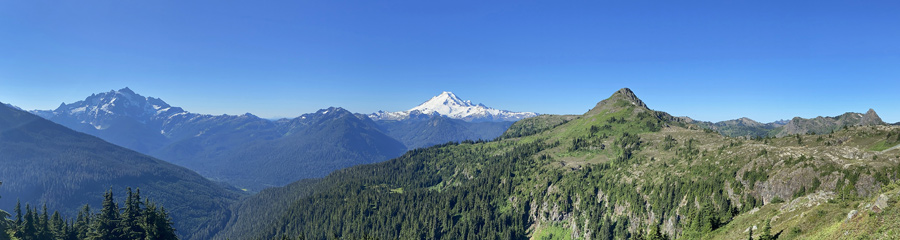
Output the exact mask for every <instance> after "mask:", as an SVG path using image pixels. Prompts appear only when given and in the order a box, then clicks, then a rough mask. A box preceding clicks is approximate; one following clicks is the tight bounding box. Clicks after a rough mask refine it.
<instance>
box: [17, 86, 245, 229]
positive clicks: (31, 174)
mask: <svg viewBox="0 0 900 240" xmlns="http://www.w3.org/2000/svg"><path fill="white" fill-rule="evenodd" d="M0 163H2V167H0V177H2V179H0V180H2V181H3V183H4V185H3V187H2V188H0V195H2V196H4V198H0V208H2V209H12V208H13V207H14V205H15V204H16V201H17V200H19V201H21V202H23V203H32V204H38V203H40V204H46V205H47V206H48V207H49V209H56V210H58V211H59V212H60V214H61V215H63V216H70V217H71V216H75V215H76V214H77V212H78V209H79V207H80V206H82V205H84V204H92V205H97V204H100V203H101V201H103V198H102V196H103V193H104V192H107V191H108V190H110V189H113V190H114V191H124V190H125V189H126V187H136V188H140V189H142V190H144V191H145V193H146V194H147V196H146V197H149V198H152V199H154V200H155V201H159V203H160V204H163V205H165V206H166V209H167V210H169V213H170V214H171V217H172V219H173V220H174V226H175V228H176V229H178V231H177V233H178V234H179V235H180V236H181V237H182V238H185V239H208V238H209V237H210V235H211V234H214V233H215V232H216V231H218V230H219V229H221V228H222V227H223V226H224V225H225V223H226V221H227V216H229V215H230V214H229V210H228V207H229V206H230V205H231V204H232V203H233V202H235V201H236V200H237V199H238V198H239V196H240V193H238V192H237V190H235V189H229V188H226V187H224V185H223V184H220V183H216V182H212V181H210V180H208V179H205V178H203V177H202V176H200V175H199V174H197V173H195V172H192V171H190V170H188V169H185V168H183V167H179V166H175V165H172V164H170V163H167V162H164V161H161V160H158V159H155V158H152V157H149V156H146V155H143V154H139V153H137V152H134V151H132V150H129V149H125V148H122V147H119V146H116V145H113V144H110V143H108V142H105V141H103V140H101V139H99V138H97V137H94V136H90V135H87V134H83V133H78V132H75V131H73V130H71V129H68V128H65V127H63V126H61V125H58V124H55V123H53V122H50V121H47V120H45V119H42V118H40V117H38V116H35V115H32V114H29V113H27V112H24V111H20V110H16V109H12V108H9V107H7V106H6V105H5V104H0Z"/></svg>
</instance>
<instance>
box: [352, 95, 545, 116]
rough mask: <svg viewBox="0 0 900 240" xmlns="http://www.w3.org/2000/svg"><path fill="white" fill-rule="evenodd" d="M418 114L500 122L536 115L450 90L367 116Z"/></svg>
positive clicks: (535, 114)
mask: <svg viewBox="0 0 900 240" xmlns="http://www.w3.org/2000/svg"><path fill="white" fill-rule="evenodd" d="M419 115H429V116H433V115H440V116H445V117H449V118H453V119H460V120H465V121H468V122H502V121H518V120H522V119H525V118H529V117H534V116H537V115H538V114H537V113H533V112H512V111H507V110H498V109H494V108H490V107H487V106H485V105H484V104H473V103H472V101H468V100H465V101H464V100H462V99H460V98H459V97H457V96H456V94H453V93H452V92H443V93H441V94H440V95H437V96H434V97H432V98H431V99H430V100H428V101H426V102H424V103H422V104H419V106H416V107H414V108H412V109H409V110H407V111H400V112H385V111H378V112H376V113H373V114H370V115H369V118H371V119H372V120H405V119H409V118H415V117H416V116H419Z"/></svg>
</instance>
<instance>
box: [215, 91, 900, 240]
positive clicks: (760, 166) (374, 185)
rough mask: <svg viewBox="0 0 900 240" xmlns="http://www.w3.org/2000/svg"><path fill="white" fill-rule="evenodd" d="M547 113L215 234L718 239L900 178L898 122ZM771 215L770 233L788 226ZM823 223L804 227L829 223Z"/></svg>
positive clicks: (639, 109) (355, 172) (407, 159)
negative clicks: (718, 123)
mask: <svg viewBox="0 0 900 240" xmlns="http://www.w3.org/2000/svg"><path fill="white" fill-rule="evenodd" d="M547 118H548V119H544V120H539V119H536V120H534V121H543V122H544V123H540V124H539V123H537V122H531V123H530V122H529V121H522V122H520V123H517V124H519V125H521V126H516V125H513V127H511V128H510V129H511V130H510V131H517V132H518V133H509V134H507V135H506V137H503V138H502V139H501V140H498V141H491V142H471V141H467V142H463V143H459V144H445V145H440V146H435V147H431V148H427V149H418V150H414V151H410V152H408V153H407V154H405V155H403V156H401V157H399V158H396V159H393V160H390V161H387V162H384V163H379V164H372V165H363V166H356V167H351V168H348V169H344V170H340V171H337V172H335V173H333V174H330V175H329V176H327V177H325V178H324V179H322V180H321V181H319V182H316V183H312V184H310V185H304V188H303V191H302V194H301V193H295V194H280V195H281V196H289V197H290V199H281V200H276V198H279V197H278V196H276V195H270V197H271V198H272V199H266V200H265V201H263V200H262V199H259V198H256V199H248V200H247V201H245V202H243V203H242V206H245V207H247V206H265V205H266V204H267V203H268V202H273V201H274V202H280V204H277V206H278V207H279V208H284V207H283V206H289V207H287V208H286V209H283V212H282V214H274V215H257V214H254V213H249V214H251V215H253V217H247V218H248V219H254V222H253V223H254V224H255V225H254V226H255V227H256V228H255V229H254V231H252V232H242V233H240V234H235V231H233V230H229V229H226V231H223V232H221V233H220V234H219V235H217V236H216V238H217V239H225V238H229V237H232V238H245V237H256V238H264V239H265V238H274V237H280V236H289V237H299V236H302V237H306V238H311V239H329V238H350V239H362V238H369V237H373V238H378V239H395V238H399V239H527V238H531V239H546V238H549V239H614V238H615V239H619V238H638V237H640V238H644V237H646V238H650V239H653V238H654V237H662V236H667V237H670V238H671V237H677V238H685V239H696V238H717V237H721V236H732V235H723V234H729V233H731V232H733V231H731V229H739V228H744V229H746V228H747V227H749V226H748V225H747V224H748V223H753V224H755V225H758V226H760V223H759V222H753V221H752V220H746V219H749V217H748V216H757V215H760V214H758V213H762V212H764V211H768V210H769V209H772V208H773V207H776V206H780V205H781V204H783V203H785V202H793V201H796V200H797V199H802V198H810V197H813V198H815V197H814V196H819V195H822V196H826V197H824V198H828V199H831V200H830V201H832V202H836V203H838V204H844V203H846V204H851V203H853V201H861V200H860V199H866V198H870V197H873V196H875V195H877V194H878V193H879V191H880V190H881V189H882V187H883V186H886V185H888V184H889V183H890V182H893V181H896V180H897V177H898V175H900V167H898V162H900V149H898V148H894V147H892V146H896V145H897V144H900V128H898V127H892V126H884V125H877V126H854V127H847V128H846V129H840V130H838V131H837V132H835V133H833V134H822V135H792V136H788V137H782V138H760V139H758V140H746V139H743V138H730V137H725V136H722V135H720V134H718V133H716V132H715V131H712V130H705V129H703V128H702V127H700V126H697V125H694V124H690V123H688V122H687V121H685V120H683V119H682V118H675V117H672V116H670V115H669V114H666V113H664V112H659V111H653V110H650V109H649V108H648V107H647V105H646V104H645V103H643V102H642V101H641V100H640V99H638V98H637V97H636V96H635V94H634V93H633V92H631V91H630V90H628V89H622V90H620V91H618V92H616V93H615V94H613V95H612V96H611V97H610V98H608V99H606V100H603V101H601V102H600V103H598V104H597V106H596V107H594V108H593V109H592V110H590V111H588V112H587V113H585V114H584V115H582V116H578V117H574V118H563V119H562V120H560V119H552V117H547ZM284 191H290V190H289V189H284ZM829 196H830V197H829ZM891 199H895V198H891ZM892 201H895V200H892ZM285 202H291V203H290V204H284V203H285ZM844 210H846V209H837V210H834V212H830V213H826V214H825V215H829V214H831V215H835V214H838V213H840V214H844V215H845V216H846V212H841V211H844ZM245 214H247V213H245ZM829 216H830V215H829ZM770 220H771V226H773V229H776V230H778V229H783V226H788V225H785V223H784V222H783V221H786V220H785V218H779V219H774V220H772V219H770ZM826 220H827V221H826ZM826 220H823V222H821V223H813V224H808V225H804V227H803V228H801V229H800V230H799V231H800V232H801V233H804V234H807V233H813V232H817V231H820V230H822V229H826V228H829V227H833V226H834V223H833V222H831V219H826ZM869 223H871V224H874V225H876V228H877V227H878V226H880V225H879V224H882V223H878V222H877V221H870V222H869ZM238 225H240V224H238ZM840 227H844V226H840ZM759 234H761V232H758V234H757V237H758V235H759ZM801 235H802V234H801ZM237 236H240V237H237ZM735 236H736V235H735ZM780 236H788V235H786V234H784V233H782V235H780ZM798 236H800V235H798ZM802 236H812V235H802ZM829 236H831V235H829ZM741 238H746V236H741Z"/></svg>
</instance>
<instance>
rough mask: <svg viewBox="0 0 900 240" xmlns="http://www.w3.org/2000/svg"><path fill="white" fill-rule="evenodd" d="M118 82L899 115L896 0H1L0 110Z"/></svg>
mask: <svg viewBox="0 0 900 240" xmlns="http://www.w3.org/2000/svg"><path fill="white" fill-rule="evenodd" d="M789 2H793V3H789ZM851 2H852V3H851ZM126 86H128V87H130V88H131V89H133V90H134V91H136V92H138V93H140V94H142V95H145V96H153V97H159V98H162V99H163V100H165V101H167V102H169V103H170V104H172V105H176V106H181V107H183V108H184V109H186V110H188V111H192V112H198V113H210V114H222V113H228V114H242V113H245V112H250V113H253V114H256V115H259V116H262V117H275V116H278V117H294V116H298V115H300V114H302V113H307V112H313V111H315V110H317V109H320V108H325V107H329V106H341V107H344V108H347V109H349V110H351V111H354V112H362V113H369V112H374V111H377V110H389V111H397V110H405V109H408V108H411V107H413V106H415V105H417V104H419V103H421V102H423V101H425V100H427V99H428V98H430V97H431V96H434V95H437V94H439V93H440V92H441V91H453V92H455V93H456V94H457V95H459V96H460V97H462V98H465V99H469V100H473V101H474V102H481V103H484V104H485V105H488V106H492V107H495V108H500V109H508V110H514V111H535V112H540V113H554V114H558V113H575V114H580V113H583V112H585V111H587V110H588V109H589V108H591V107H593V105H594V104H595V103H596V102H597V101H600V100H602V99H604V98H606V97H608V96H609V95H610V94H611V93H612V92H614V91H615V90H617V89H619V88H622V87H629V88H631V89H632V90H634V91H635V92H636V93H637V94H638V96H639V97H641V98H642V99H644V101H645V102H647V104H648V105H649V106H650V107H651V108H654V109H657V110H662V111H667V112H669V113H672V114H674V115H680V116H684V115H686V116H691V117H693V118H695V119H701V120H715V121H718V120H726V119H734V118H738V117H745V116H746V117H750V118H753V119H756V120H759V121H766V122H768V121H773V120H777V119H782V118H790V117H793V116H802V117H814V116H818V115H826V116H833V115H838V114H841V113H844V112H848V111H854V112H864V111H866V110H867V109H868V108H874V109H875V110H876V111H877V112H878V113H879V114H880V115H881V116H882V118H883V119H885V120H886V121H890V122H896V121H900V108H898V107H897V106H900V2H897V1H883V2H874V1H866V2H864V3H863V2H859V1H843V3H841V2H830V1H708V2H701V1H690V3H688V1H586V2H573V1H564V2H562V3H561V2H560V1H553V2H551V1H543V2H542V3H536V2H533V1H458V0H454V1H330V0H329V1H155V0H154V1H43V0H30V1H0V101H2V102H8V103H12V104H14V105H17V106H20V107H23V108H25V109H52V108H56V107H57V106H58V105H59V103H60V102H66V103H71V102H74V101H77V100H81V99H84V98H85V97H87V96H88V95H90V94H91V93H95V92H103V91H109V90H111V89H119V88H122V87H126Z"/></svg>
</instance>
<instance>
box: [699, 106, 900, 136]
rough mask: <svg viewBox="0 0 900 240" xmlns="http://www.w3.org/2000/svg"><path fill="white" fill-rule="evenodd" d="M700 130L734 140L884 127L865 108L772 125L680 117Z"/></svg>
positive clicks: (879, 119) (745, 119)
mask: <svg viewBox="0 0 900 240" xmlns="http://www.w3.org/2000/svg"><path fill="white" fill-rule="evenodd" d="M684 119H686V120H688V121H689V122H691V123H693V124H697V125H698V126H701V127H703V128H707V129H712V130H715V131H718V132H719V133H721V134H722V135H725V136H730V137H737V136H751V137H766V136H770V137H783V136H787V135H794V134H808V133H813V134H824V133H831V132H834V131H837V130H839V129H841V128H843V127H845V126H872V125H886V123H885V122H884V121H882V120H881V117H879V116H878V114H877V113H875V110H873V109H869V111H867V112H866V113H865V114H862V113H853V112H848V113H844V114H841V115H839V116H835V117H821V116H820V117H816V118H810V119H807V118H801V117H794V118H793V119H791V120H781V121H776V122H772V123H759V122H757V121H753V120H752V119H749V118H740V119H734V120H728V121H721V122H716V123H713V122H704V121H696V120H693V119H690V118H684Z"/></svg>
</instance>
